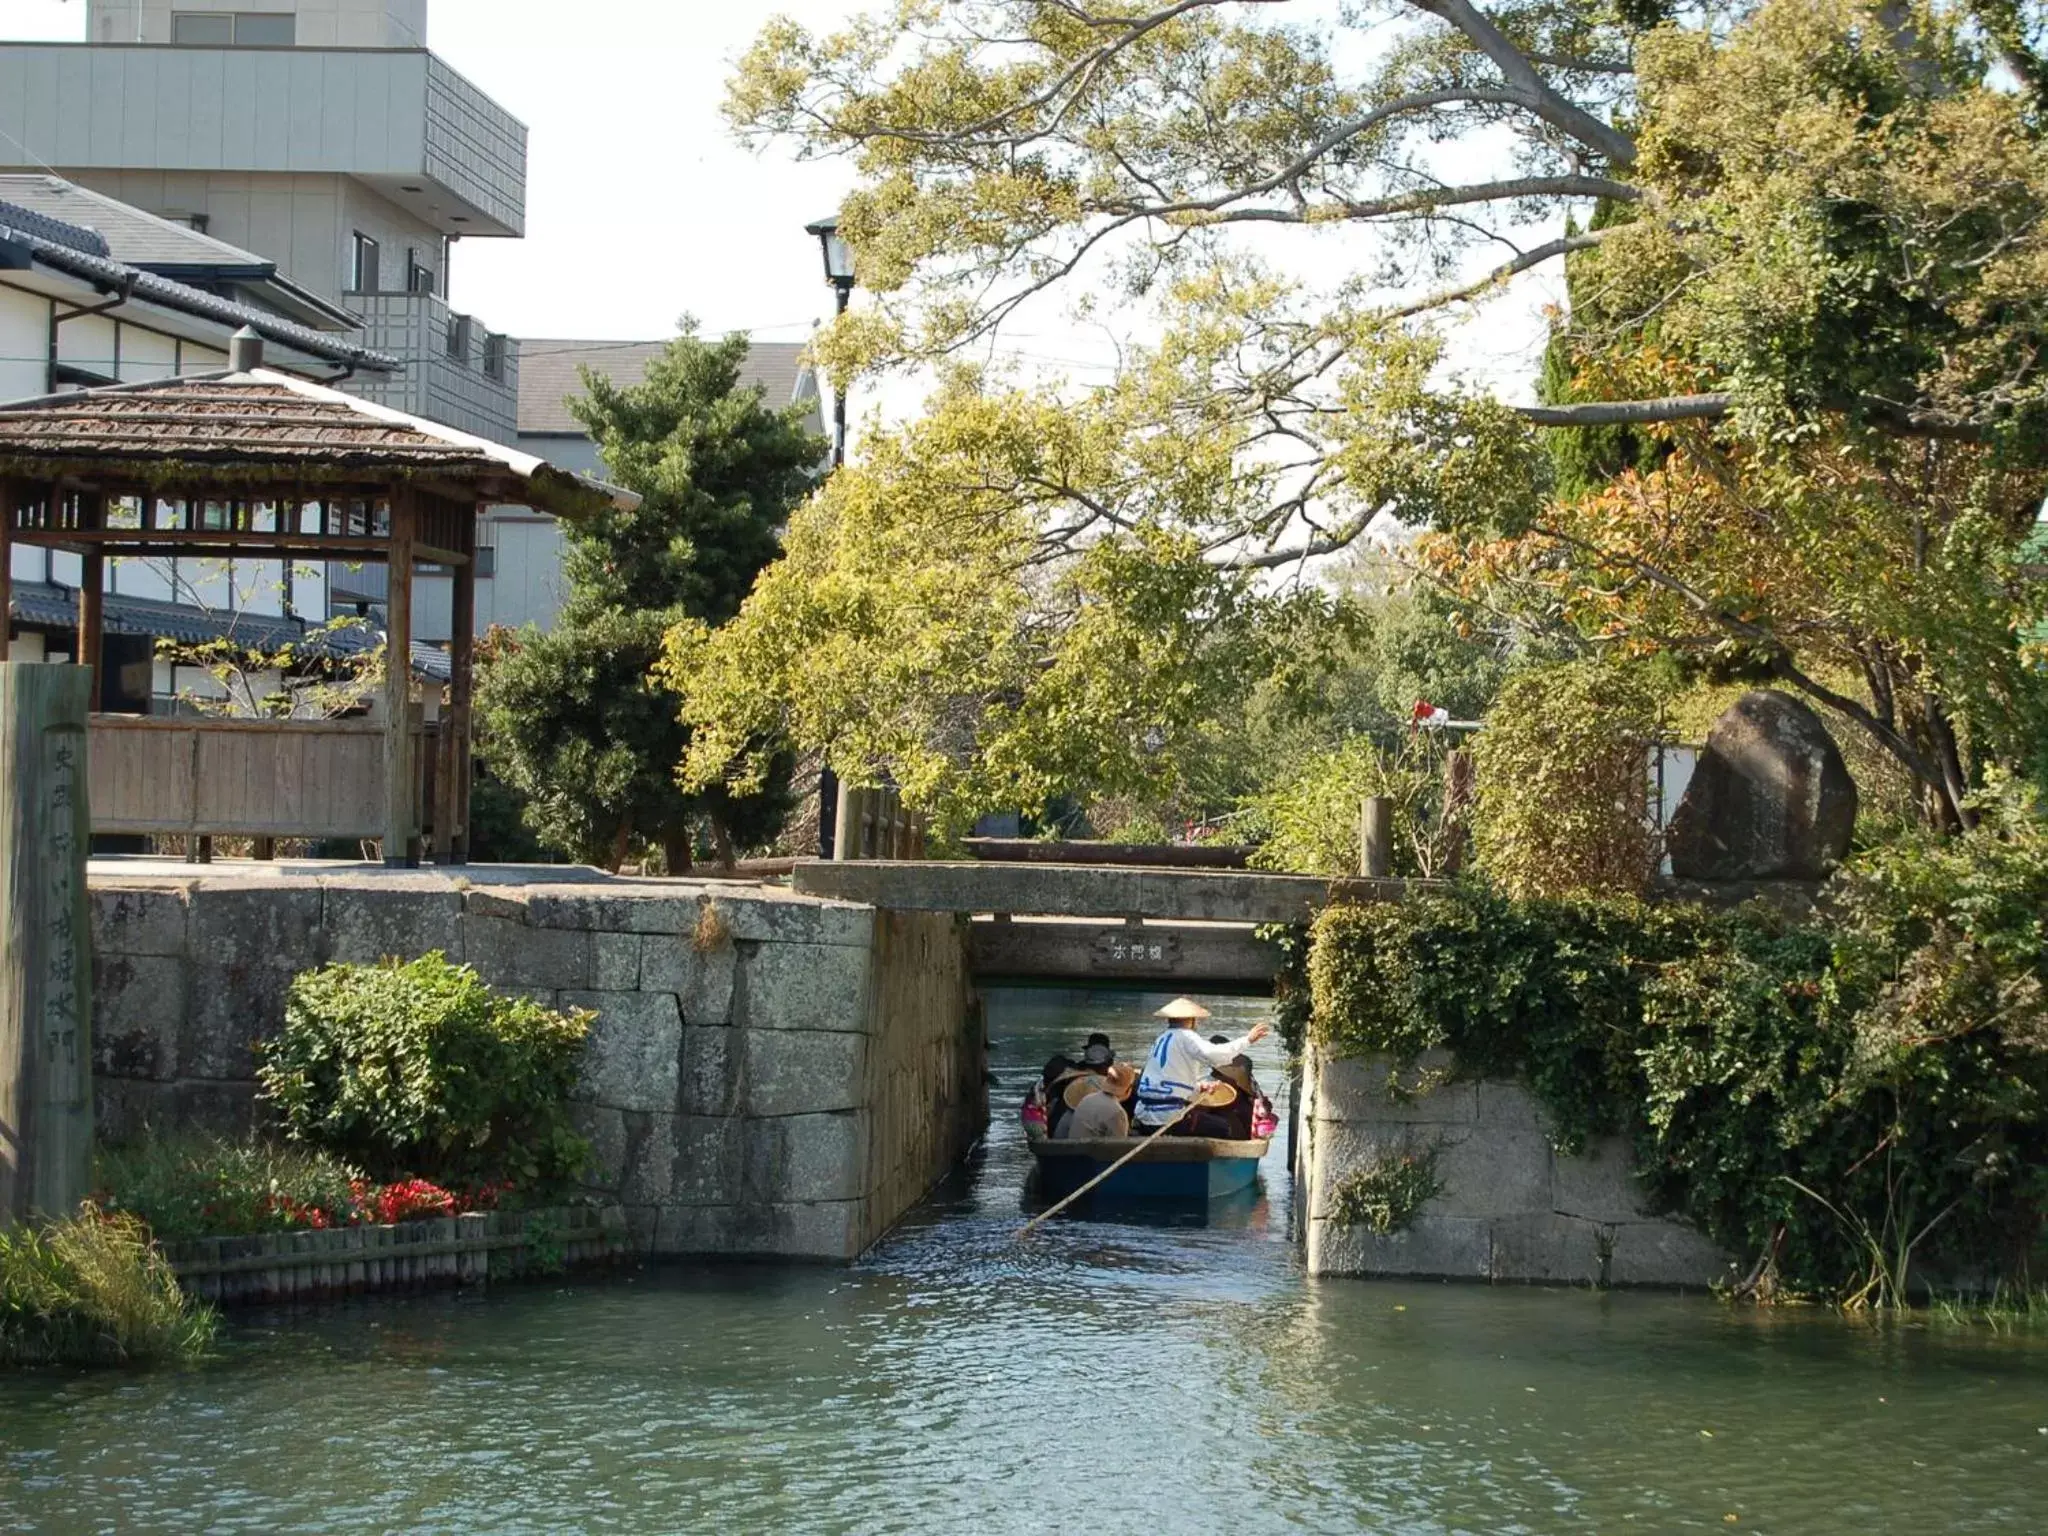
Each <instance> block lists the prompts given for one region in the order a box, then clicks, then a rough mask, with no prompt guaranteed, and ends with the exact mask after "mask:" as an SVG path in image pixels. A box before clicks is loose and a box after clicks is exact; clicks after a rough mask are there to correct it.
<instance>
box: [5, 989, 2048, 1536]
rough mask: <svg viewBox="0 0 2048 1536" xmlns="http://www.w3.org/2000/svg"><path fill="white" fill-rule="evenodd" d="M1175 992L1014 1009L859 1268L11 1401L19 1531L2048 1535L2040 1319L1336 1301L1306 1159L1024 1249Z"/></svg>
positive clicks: (775, 1276) (790, 1271) (377, 1330)
mask: <svg viewBox="0 0 2048 1536" xmlns="http://www.w3.org/2000/svg"><path fill="white" fill-rule="evenodd" d="M1160 1001H1162V999H1159V998H1142V997H1138V996H1135V995H1130V994H1114V993H1094V994H1088V993H1072V992H1068V993H1061V992H1009V993H1002V994H998V995H997V996H995V997H994V998H992V999H991V1010H990V1020H991V1035H992V1039H993V1059H994V1063H995V1070H996V1072H997V1075H998V1078H999V1082H998V1085H997V1086H996V1088H995V1089H994V1090H993V1093H994V1095H995V1099H996V1111H997V1113H996V1123H995V1126H994V1128H993V1130H992V1132H991V1135H990V1138H989V1142H988V1145H987V1147H986V1149H985V1150H984V1152H983V1153H982V1154H981V1155H980V1156H979V1157H978V1158H977V1159H976V1161H975V1162H974V1164H973V1166H972V1167H971V1168H970V1169H969V1170H968V1172H967V1173H966V1174H965V1175H963V1176H962V1177H961V1178H960V1179H959V1180H958V1181H957V1182H956V1183H955V1184H954V1185H952V1186H951V1187H949V1188H947V1189H945V1190H943V1191H941V1192H940V1194H939V1195H938V1196H937V1197H935V1198H934V1199H933V1200H932V1201H931V1202H930V1203H929V1204H928V1205H927V1206H926V1207H925V1208H924V1209H922V1210H920V1211H919V1212H918V1213H917V1214H916V1215H915V1216H914V1217H913V1218H912V1219H911V1220H910V1221H908V1222H907V1223H906V1224H905V1225H904V1226H903V1227H902V1228H901V1229H900V1230H899V1231H898V1232H896V1233H895V1234H893V1235H892V1236H891V1237H890V1238H889V1239H888V1240H887V1241H886V1242H884V1243H883V1244H882V1245H881V1246H880V1247H879V1248H878V1249H877V1250H876V1251H875V1252H874V1253H873V1254H871V1255H870V1256H869V1257H868V1258H867V1259H866V1260H865V1261H864V1262H862V1263H861V1264H859V1265H858V1266H856V1267H854V1268H852V1269H850V1270H843V1269H801V1268H781V1267H775V1268H768V1267H742V1266H722V1267H703V1266H690V1267H682V1266H677V1267H673V1268H667V1269H659V1270H648V1271H642V1272H639V1273H637V1274H633V1275H631V1276H622V1277H618V1278H614V1279H606V1280H593V1281H585V1280H574V1281H569V1282H563V1283H556V1284H551V1285H534V1286H529V1287H522V1288H508V1289H504V1290H501V1291H499V1292H496V1293H493V1294H490V1295H486V1296H478V1297H433V1298H422V1299H418V1300H411V1301H391V1302H381V1303H364V1304H360V1305H355V1306H349V1307H344V1308H340V1309H336V1310H331V1311H326V1312H320V1313H313V1314H307V1315H301V1316H297V1317H291V1318H285V1317H278V1318H267V1319H256V1320H245V1321H243V1322H240V1323H238V1324H237V1325H236V1326H235V1327H234V1328H233V1329H232V1331H231V1332H230V1333H229V1335H228V1338H227V1340H226V1343H225V1347H224V1348H223V1350H222V1351H221V1354H220V1357H219V1358H218V1359H217V1360H216V1361H214V1362H213V1363H211V1364H209V1365H206V1366H204V1367H201V1368H197V1369H193V1370H189V1371H183V1372H159V1373H137V1374H126V1375H124V1374H90V1375H32V1376H15V1377H11V1378H9V1377H0V1530H5V1531H34V1532H42V1533H66V1532H73V1531H78V1532H98V1531H108V1532H114V1531H118V1532H178V1533H186V1532H198V1531H210V1532H211V1531H219V1532H264V1533H271V1532H363V1531H405V1532H412V1531H426V1532H460V1533H469V1532H493V1533H497V1532H536V1533H540V1532H548V1533H552V1532H567V1531H592V1532H612V1531H616V1532H665V1531H732V1532H771V1531H804V1532H810V1531H817V1532H861V1533H866V1532H883V1531H919V1532H925V1531H929V1532H948V1533H950V1532H965V1533H971V1536H997V1533H1009V1532H1031V1533H1037V1536H1042V1533H1048V1532H1067V1531H1079V1532H1096V1531H1102V1532H1110V1533H1116V1536H1143V1533H1150V1532H1211V1531H1229V1532H1233V1533H1246V1532H1266V1531H1333V1532H1334V1531H1342V1532H1361V1531H1362V1532H1386V1533H1409V1532H1415V1533H1423V1532H1431V1533H1433V1532H1474V1533H1504V1532H1550V1531H1560V1532H1563V1531H1570V1532H1580V1531H1601V1532H1621V1531H1645V1532H1649V1531H1656V1532H1667V1531H1706V1530H1712V1531H1726V1530H1731V1529H1734V1530H1745V1531H1759V1532H1776V1533H1785V1536H1790V1533H1830V1532H1842V1533H1858V1536H1863V1533H1875V1532H1895V1531H1896V1532H1945V1533H1965V1532H2030V1533H2031V1532H2039V1531H2042V1530H2044V1529H2048V1337H2044V1336H2042V1335H2038V1334H2037V1335H2033V1336H2031V1337H2030V1336H2026V1335H2020V1336H2012V1335H1998V1334H1994V1333H1992V1332H1990V1331H1988V1330H1981V1329H1980V1330H1969V1329H1965V1328H1961V1327H1944V1326H1939V1325H1935V1326H1918V1327H1877V1328H1873V1327H1863V1326H1855V1325H1850V1324H1845V1323H1843V1322H1842V1321H1841V1320H1839V1319H1838V1318H1836V1317H1834V1316H1832V1315H1830V1314H1828V1313H1826V1312H1824V1311H1820V1310H1812V1311H1799V1310H1780V1311H1776V1312H1771V1313H1763V1314H1759V1313H1757V1312H1754V1311H1747V1310H1742V1309H1736V1308H1729V1307H1725V1306H1723V1305H1721V1304H1720V1303H1717V1302H1715V1301H1713V1300H1711V1299H1708V1298H1703V1297H1700V1298H1688V1297H1674V1296H1663V1295H1637V1294H1616V1295H1596V1294H1592V1293H1589V1292H1585V1291H1570V1290H1537V1289H1515V1288H1504V1289H1488V1288H1482V1287H1477V1286H1456V1285H1418V1284H1392V1283H1374V1282H1364V1281H1323V1282H1311V1281H1308V1280H1306V1279H1305V1278H1304V1277H1303V1276H1302V1274H1301V1273H1300V1269H1299V1266H1298V1263H1297V1259H1296V1255H1295V1251H1294V1248H1293V1245H1292V1243H1291V1242H1290V1240H1289V1236H1288V1200H1289V1191H1288V1186H1287V1179H1286V1174H1285V1170H1284V1167H1283V1165H1282V1164H1281V1162H1280V1148H1279V1147H1277V1146H1276V1148H1275V1152H1274V1154H1273V1156H1272V1158H1271V1159H1270V1160H1269V1162H1268V1165H1267V1167H1266V1169H1265V1172H1264V1179H1263V1186H1264V1187H1263V1191H1262V1194H1261V1197H1260V1198H1259V1199H1257V1200H1254V1201H1251V1202H1247V1203H1244V1204H1241V1205H1238V1206H1233V1207H1231V1208H1230V1209H1228V1210H1227V1211H1225V1212H1223V1213H1221V1215H1220V1218H1219V1220H1218V1222H1217V1223H1216V1224H1214V1225H1144V1224H1140V1223H1138V1222H1136V1221H1133V1220H1131V1219H1130V1217H1129V1216H1128V1214H1127V1213H1118V1212H1096V1213H1093V1214H1092V1215H1091V1216H1089V1217H1087V1218H1084V1219H1075V1220H1069V1219H1066V1218H1064V1217H1063V1218H1058V1219H1056V1220H1055V1221H1053V1222H1052V1223H1050V1224H1049V1225H1048V1226H1047V1227H1045V1228H1043V1229H1041V1231H1040V1233H1039V1234H1038V1235H1036V1236H1034V1237H1033V1238H1031V1239H1030V1240H1028V1241H1026V1242H1023V1243H1019V1242H1017V1241H1015V1240H1014V1233H1015V1231H1016V1229H1017V1227H1018V1226H1019V1224H1020V1223H1021V1222H1022V1220H1023V1219H1024V1216H1025V1214H1026V1213H1027V1211H1028V1210H1029V1209H1030V1208H1031V1206H1030V1200H1029V1196H1028V1194H1027V1193H1026V1190H1025V1183H1026V1175H1027V1173H1028V1167H1029V1162H1030V1159H1029V1157H1028V1156H1027V1155H1026V1154H1025V1152H1024V1150H1023V1146H1022V1139H1021V1134H1020V1132H1019V1131H1018V1129H1017V1126H1016V1120H1015V1117H1014V1114H1013V1108H1014V1105H1015V1103H1016V1101H1017V1099H1018V1098H1019V1096H1020V1095H1021V1093H1022V1091H1023V1087H1024V1085H1025V1083H1027V1082H1028V1081H1029V1080H1030V1078H1031V1076H1032V1075H1033V1074H1034V1073H1035V1071H1036V1070H1037V1067H1038V1066H1039V1065H1040V1064H1041V1063H1042V1062H1043V1060H1044V1058H1045V1057H1046V1056H1047V1055H1049V1054H1050V1053H1051V1052H1052V1051H1053V1050H1055V1049H1058V1048H1061V1047H1067V1048H1072V1047H1074V1046H1076V1045H1077V1044H1078V1042H1079V1040H1080V1038H1081V1036H1082V1035H1083V1034H1085V1033H1086V1032H1087V1031H1088V1030H1090V1029H1097V1028H1099V1029H1104V1030H1107V1031H1108V1032H1109V1033H1110V1034H1111V1035H1112V1036H1113V1037H1114V1038H1115V1039H1116V1041H1117V1043H1118V1046H1119V1048H1120V1049H1121V1050H1123V1051H1124V1052H1126V1053H1136V1052H1137V1051H1138V1050H1140V1049H1142V1048H1143V1046H1144V1045H1145V1044H1146V1043H1147V1042H1148V1041H1149V1039H1150V1036H1151V1025H1150V1023H1149V1022H1148V1020H1147V1019H1146V1011H1147V1010H1148V1009H1149V1008H1151V1007H1155V1006H1157V1005H1158V1003H1159V1002H1160ZM1215 1006H1216V1008H1217V1011H1218V1014H1219V1020H1218V1023H1219V1025H1221V1026H1223V1027H1227V1028H1230V1029H1232V1030H1233V1031H1235V1030H1237V1029H1240V1028H1242V1027H1245V1026H1247V1025H1248V1024H1249V1023H1250V1022H1252V1021H1253V1019H1254V1018H1256V1017H1257V1012H1256V1010H1255V1007H1254V1005H1252V1004H1249V1003H1245V1002H1231V1001H1228V1000H1221V1001H1218V1002H1216V1004H1215ZM1258 1061H1259V1075H1260V1077H1261V1079H1262V1081H1264V1082H1266V1083H1267V1084H1268V1085H1269V1086H1276V1085H1277V1080H1278V1078H1279V1076H1280V1072H1279V1059H1278V1055H1277V1052H1276V1051H1275V1050H1274V1049H1273V1048H1272V1046H1271V1045H1270V1043H1269V1044H1268V1045H1265V1046H1262V1047H1261V1048H1260V1051H1259V1053H1258Z"/></svg>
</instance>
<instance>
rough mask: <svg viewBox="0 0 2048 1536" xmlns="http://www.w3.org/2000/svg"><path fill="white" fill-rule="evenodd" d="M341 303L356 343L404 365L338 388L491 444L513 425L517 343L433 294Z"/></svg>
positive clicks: (351, 298)
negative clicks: (357, 321) (356, 330)
mask: <svg viewBox="0 0 2048 1536" xmlns="http://www.w3.org/2000/svg"><path fill="white" fill-rule="evenodd" d="M342 302H343V303H344V304H345V305H346V306H347V307H348V308H349V309H350V310H352V311H354V312H355V313H356V314H357V315H360V316H361V317H362V321H363V331H362V337H361V341H362V344H363V345H364V346H366V347H370V348H372V349H374V350H376V351H380V352H388V353H390V354H391V355H392V356H394V357H396V358H398V359H399V360H400V361H401V362H402V363H403V364H404V365H405V366H404V371H403V372H401V373H397V374H392V375H387V376H385V377H381V378H378V377H371V376H369V375H358V376H357V377H356V378H353V379H350V380H349V381H348V382H347V383H345V384H344V385H342V386H341V387H342V388H344V389H346V390H347V391H348V392H349V393H350V394H353V395H359V396H361V397H362V398H363V399H365V400H375V401H377V402H379V403H380V404H383V405H389V406H393V407H395V408H396V409H398V410H401V411H410V412H411V413H412V414H413V415H415V416H425V417H427V418H428V419H429V420H431V421H439V422H444V423H446V424H447V425H448V426H451V427H456V428H459V429H460V430H462V431H464V432H473V433H475V434H476V435H477V436H478V437H487V438H490V439H491V440H492V441H493V442H500V443H509V442H511V441H512V440H513V438H514V437H515V436H516V434H517V433H518V430H519V343H518V342H517V341H515V340H514V339H513V338H511V337H510V336H505V335H501V334H499V333H497V332H494V331H491V330H488V329H486V328H485V327H484V325H483V324H482V323H481V322H480V321H478V320H477V319H476V318H475V317H474V316H473V315H465V314H462V313H460V312H458V311H456V310H454V309H451V308H450V307H449V306H448V302H447V300H445V299H443V298H442V297H441V296H440V295H438V294H433V293H350V294H344V295H343V297H342Z"/></svg>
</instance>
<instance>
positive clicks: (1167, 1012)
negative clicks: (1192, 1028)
mask: <svg viewBox="0 0 2048 1536" xmlns="http://www.w3.org/2000/svg"><path fill="white" fill-rule="evenodd" d="M1153 1017H1155V1018H1161V1019H1173V1020H1176V1021H1178V1020H1181V1019H1206V1018H1208V1017H1209V1010H1208V1009H1206V1008H1204V1007H1203V1006H1202V1005H1201V1004H1200V1003H1198V1002H1196V1001H1195V1000H1194V999H1193V998H1192V997H1176V998H1175V999H1174V1000H1173V1001H1172V1002H1170V1003H1168V1004H1167V1005H1166V1006H1165V1007H1164V1008H1162V1009H1160V1010H1159V1012H1158V1013H1156V1014H1155V1015H1153Z"/></svg>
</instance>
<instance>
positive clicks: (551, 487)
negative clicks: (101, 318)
mask: <svg viewBox="0 0 2048 1536" xmlns="http://www.w3.org/2000/svg"><path fill="white" fill-rule="evenodd" d="M124 461H125V462H138V463H143V464H151V465H160V464H162V463H164V462H165V461H177V462H181V463H190V464H201V465H214V466H227V465H233V466H236V467H248V466H260V465H277V466H291V467H293V468H294V469H297V470H299V471H302V472H306V473H309V474H311V475H314V476H317V475H319V474H322V473H330V474H331V473H337V472H351V473H364V472H368V473H375V472H376V471H379V470H415V469H431V470H434V471H435V472H437V473H439V474H441V475H443V476H447V477H451V478H457V479H472V480H473V479H478V478H481V477H485V476H489V477H493V478H496V477H510V478H512V479H515V480H519V481H523V482H525V484H524V486H523V487H522V491H523V493H524V494H525V495H526V496H528V497H529V498H531V499H530V500H529V501H528V503H527V504H528V505H531V506H535V507H538V508H539V509H541V510H542V511H549V512H563V513H568V514H571V515H573V514H574V513H576V512H579V511H584V510H587V509H589V508H590V507H591V506H592V505H593V504H595V503H600V502H602V501H609V502H611V503H612V504H614V505H616V506H621V507H632V506H637V505H638V504H639V498H638V497H636V496H634V495H633V494H632V493H631V492H628V491H621V490H617V489H615V488H614V487H611V486H608V485H604V484H602V483H601V482H599V481H596V480H590V479H586V478H585V477H583V476H581V475H572V474H569V473H568V472H566V471H564V470H559V469H556V468H555V467H554V466H553V465H552V464H549V463H547V462H546V461H544V460H542V459H537V458H535V457H533V456H532V455H531V454H525V453H521V452H519V450H518V449H516V448H507V447H505V446H504V445H503V444H501V443H493V442H490V441H488V440H487V439H484V438H481V437H472V436H470V435H469V434H468V433H467V432H458V431H456V430H455V429H454V428H453V427H446V426H442V425H441V424H440V423H439V422H434V421H427V420H425V419H423V418H421V417H418V416H408V415H407V414H406V413H405V412H403V411H397V410H393V409H392V408H391V407H390V406H387V405H379V404H377V403H376V402H374V401H370V400H359V399H357V398H356V397H355V396H353V395H344V394H342V393H340V392H339V391H337V390H332V389H327V388H325V387H323V386H321V385H318V384H309V383H307V382H306V381H305V380H304V379H297V378H293V377H292V376H291V375H290V374H284V373H273V372H271V371H270V370H269V369H262V368H259V369H257V370H255V371H253V372H250V373H215V374H199V375H193V376H190V377H186V378H182V379H163V380H157V381H154V382H151V383H147V384H114V385H108V386H107V387H105V388H102V389H87V390H79V391H77V392H76V393H72V394H64V395H48V396H45V397H43V398H42V399H39V400H20V401H15V402H14V403H12V404H7V405H0V464H9V463H10V462H11V464H12V466H13V467H15V468H16V469H17V470H18V471H19V472H22V473H26V474H30V475H34V474H36V473H37V472H38V471H51V470H53V469H55V468H57V467H59V466H63V467H65V468H66V469H67V471H68V472H83V471H84V470H90V469H96V468H99V467H101V466H111V465H115V464H119V463H122V462H124ZM81 467H83V468H81ZM506 499H508V500H509V499H511V498H509V497H508V498H506Z"/></svg>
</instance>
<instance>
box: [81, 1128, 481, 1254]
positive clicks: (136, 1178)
mask: <svg viewBox="0 0 2048 1536" xmlns="http://www.w3.org/2000/svg"><path fill="white" fill-rule="evenodd" d="M98 1186H99V1193H98V1194H97V1195H96V1196H95V1197H94V1203H95V1204H96V1205H98V1206H99V1208H100V1209H101V1210H103V1211H106V1212H108V1213H109V1214H114V1213H119V1214H124V1215H128V1216H132V1217H134V1218H135V1219H137V1220H139V1221H141V1222H142V1223H143V1224H145V1225H146V1226H147V1227H148V1228H149V1230H150V1231H151V1232H152V1233H153V1234H154V1235H155V1236H156V1238H157V1239H158V1240H159V1241H164V1242H171V1241H177V1240H180V1239H184V1238H192V1237H240V1236H248V1235H252V1234H256V1233H262V1232H287V1231H294V1230H310V1231H316V1232H318V1231H326V1230H328V1229H329V1228H334V1227H351V1226H372V1225H389V1224H395V1223H399V1222H406V1221H419V1220H426V1219H430V1218H433V1217H440V1216H459V1215H463V1214H466V1213H468V1212H470V1211H488V1210H496V1209H498V1208H499V1207H500V1206H502V1205H505V1204H507V1203H517V1200H516V1196H517V1194H518V1191H517V1190H516V1189H515V1187H514V1186H513V1184H512V1183H511V1182H510V1181H499V1182H496V1183H491V1184H481V1185H472V1186H466V1187H458V1188H447V1187H444V1186H442V1185H440V1184H436V1183H433V1182H432V1181H430V1180H427V1179H421V1178H408V1179H401V1180H398V1181H396V1182H393V1183H380V1182H378V1181H375V1180H373V1179H370V1178H368V1177H366V1176H365V1175H364V1174H363V1172H362V1171H361V1170H360V1169H358V1168H355V1167H353V1166H351V1165H349V1164H347V1163H344V1162H342V1161H341V1160H339V1159H338V1158H335V1157H333V1156H331V1155H330V1154H327V1153H324V1152H318V1151H312V1150H308V1149H305V1148H301V1147H291V1146H278V1145H273V1144H271V1143H269V1142H265V1141H261V1140H252V1141H248V1142H230V1141H223V1140H220V1139H217V1138H212V1137H186V1138H178V1139H168V1138H149V1139H145V1140H144V1141H141V1142H138V1143H136V1144H134V1145H132V1146H127V1147H118V1148H112V1149H109V1150H107V1151H104V1152H102V1154H101V1156H100V1160H99V1168H98Z"/></svg>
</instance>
